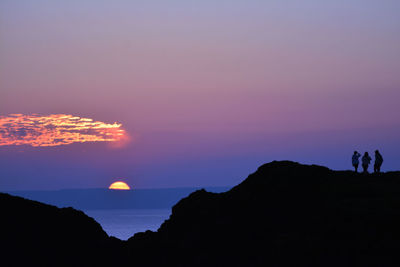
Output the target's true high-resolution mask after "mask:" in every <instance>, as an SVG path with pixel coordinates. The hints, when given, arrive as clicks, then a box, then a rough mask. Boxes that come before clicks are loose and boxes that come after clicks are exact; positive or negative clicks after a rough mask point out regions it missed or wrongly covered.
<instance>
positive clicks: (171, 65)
mask: <svg viewBox="0 0 400 267" xmlns="http://www.w3.org/2000/svg"><path fill="white" fill-rule="evenodd" d="M399 14H400V1H398V0H326V1H321V0H303V1H297V0H292V1H290V0H288V1H282V0H271V1H262V0H237V1H235V0H230V1H227V0H220V1H215V0H213V1H211V0H203V1H192V0H170V1H165V0H137V1H136V0H135V1H128V0H83V1H82V0H80V1H78V0H70V1H54V0H18V1H15V0H2V1H0V191H1V190H22V189H63V188H99V187H104V188H107V187H108V186H109V185H110V184H111V183H112V182H113V181H117V180H121V181H125V182H127V183H128V184H129V185H130V186H131V187H132V188H162V187H180V186H221V185H223V186H225V185H227V186H230V185H235V184H237V183H238V182H240V181H241V180H243V179H244V178H245V177H246V176H247V175H248V174H249V173H251V172H253V171H255V170H256V168H257V167H258V166H259V165H261V164H263V163H266V162H269V161H272V160H282V159H288V160H294V161H300V162H302V163H315V164H320V165H325V166H328V167H330V168H333V169H350V168H351V154H352V153H353V151H354V150H358V151H359V152H361V153H363V152H364V151H369V153H370V154H371V155H373V151H374V150H375V149H379V150H380V151H381V153H382V155H383V157H384V160H385V161H384V163H383V166H382V168H383V170H384V171H387V170H395V169H399V168H400V164H399V159H400V138H399V136H400V118H399V115H400V15H399ZM43 144H44V145H43ZM371 169H372V168H371V167H370V170H371Z"/></svg>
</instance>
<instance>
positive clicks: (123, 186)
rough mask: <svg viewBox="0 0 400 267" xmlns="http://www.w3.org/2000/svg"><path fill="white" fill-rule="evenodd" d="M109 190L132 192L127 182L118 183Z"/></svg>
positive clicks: (113, 184)
mask: <svg viewBox="0 0 400 267" xmlns="http://www.w3.org/2000/svg"><path fill="white" fill-rule="evenodd" d="M108 189H113V190H131V188H130V187H129V185H128V184H127V183H125V182H121V181H117V182H114V183H112V184H111V185H110V186H109V187H108Z"/></svg>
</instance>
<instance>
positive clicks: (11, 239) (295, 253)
mask: <svg viewBox="0 0 400 267" xmlns="http://www.w3.org/2000/svg"><path fill="white" fill-rule="evenodd" d="M0 214H1V225H0V242H1V250H0V252H1V253H0V255H1V259H0V266H11V265H10V264H4V263H8V262H11V263H13V264H14V265H16V266H145V267H147V266H148V267H153V266H154V267H155V266H157V267H159V266H177V267H178V266H188V267H189V266H196V267H197V266H202V267H203V266H218V267H220V266H229V267H235V266H304V267H305V266H321V267H338V266H340V267H346V266H362V267H364V266H379V267H381V266H384V267H385V266H400V258H399V257H398V255H399V252H400V172H391V173H385V174H379V175H375V174H369V175H363V174H355V173H353V172H349V171H342V172H339V171H332V170H329V169H327V168H325V167H320V166H314V165H313V166H309V165H301V164H298V163H293V162H272V163H269V164H265V165H263V166H261V167H260V168H259V169H258V170H257V171H256V172H255V173H253V174H251V175H250V176H249V177H248V178H247V179H246V180H244V181H243V182H242V183H241V184H239V185H238V186H236V187H234V188H232V189H231V190H230V191H228V192H225V193H219V194H216V193H209V192H206V191H205V190H199V191H196V192H194V193H192V194H191V195H189V196H188V197H187V198H184V199H182V200H181V201H180V202H178V204H176V205H175V206H174V208H173V211H172V215H171V217H170V219H169V220H167V221H165V222H164V224H163V225H162V226H161V227H160V229H159V230H158V231H157V232H150V231H148V232H145V233H139V234H136V235H135V236H134V237H132V238H130V239H129V240H128V241H127V242H122V241H119V240H116V239H113V238H109V237H108V236H107V235H106V233H105V232H104V231H103V230H102V229H101V227H100V225H99V224H98V223H96V222H95V221H94V220H93V219H91V218H89V217H87V216H86V215H85V214H83V213H82V212H79V211H76V210H73V209H58V208H56V207H53V206H49V205H44V204H41V203H38V202H33V201H29V200H25V199H22V198H17V197H12V196H10V195H6V194H0Z"/></svg>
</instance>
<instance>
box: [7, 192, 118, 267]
mask: <svg viewBox="0 0 400 267" xmlns="http://www.w3.org/2000/svg"><path fill="white" fill-rule="evenodd" d="M0 214H1V220H0V255H1V257H0V265H1V266H102V265H104V266H106V265H108V264H111V263H113V262H117V263H118V258H116V259H112V255H113V254H115V253H118V252H119V248H120V246H121V243H122V241H120V240H118V239H116V238H110V237H108V235H107V234H106V233H105V232H104V231H103V229H102V228H101V226H100V224H98V223H97V222H96V221H95V220H94V219H92V218H90V217H88V216H86V215H85V214H84V213H83V212H81V211H78V210H75V209H72V208H62V209H60V208H57V207H54V206H50V205H46V204H43V203H40V202H36V201H31V200H27V199H23V198H20V197H14V196H11V195H8V194H3V193H0Z"/></svg>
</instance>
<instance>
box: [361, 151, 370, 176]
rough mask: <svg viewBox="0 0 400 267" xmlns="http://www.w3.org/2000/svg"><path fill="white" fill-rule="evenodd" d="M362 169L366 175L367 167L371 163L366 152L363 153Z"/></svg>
mask: <svg viewBox="0 0 400 267" xmlns="http://www.w3.org/2000/svg"><path fill="white" fill-rule="evenodd" d="M361 160H362V167H363V169H364V173H368V166H369V164H370V163H371V157H370V156H369V154H368V152H365V153H364V156H363V157H362V159H361Z"/></svg>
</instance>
